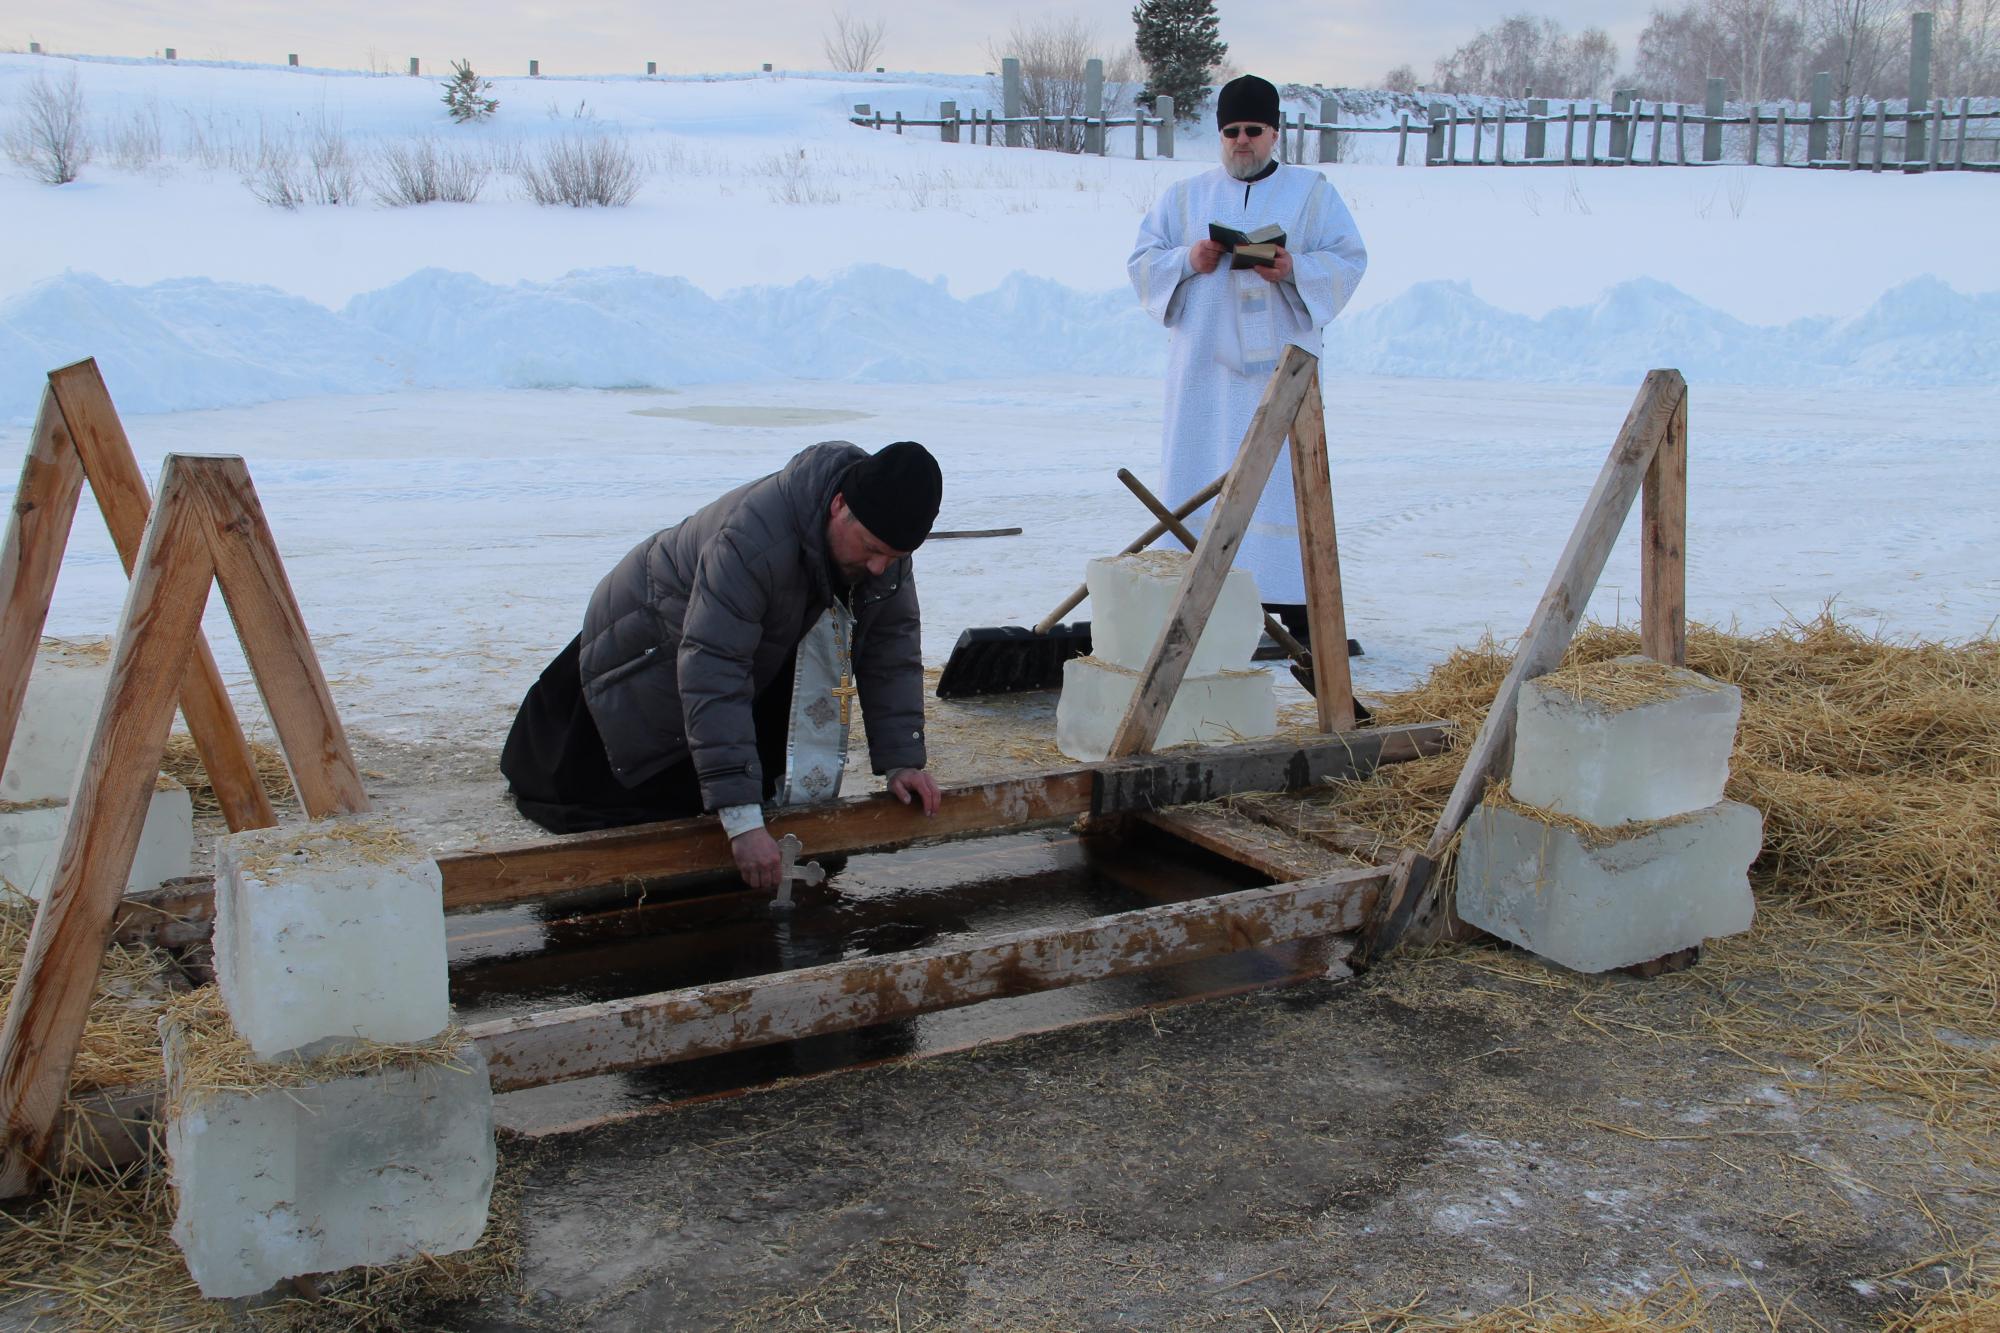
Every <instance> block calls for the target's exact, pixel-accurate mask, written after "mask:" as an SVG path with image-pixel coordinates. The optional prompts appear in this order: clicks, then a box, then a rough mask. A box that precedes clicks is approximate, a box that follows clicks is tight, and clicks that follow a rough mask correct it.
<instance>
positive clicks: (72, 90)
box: [7, 65, 90, 185]
mask: <svg viewBox="0 0 2000 1333" xmlns="http://www.w3.org/2000/svg"><path fill="white" fill-rule="evenodd" d="M7 156H8V157H10V158H12V159H13V160H14V162H15V164H16V165H17V166H19V167H21V168H23V169H24V170H26V171H27V172H28V174H29V175H31V176H33V177H34V178H35V179H36V180H38V181H43V182H45V183H47V184H49V185H67V184H69V183H70V182H71V181H73V180H75V179H76V174H77V172H78V171H80V170H82V168H83V164H84V163H86V162H88V161H90V134H89V132H88V130H87V128H86V127H85V125H84V114H83V90H82V88H80V87H79V86H78V85H77V78H76V66H75V65H71V66H70V67H69V73H68V75H67V76H66V77H65V78H63V79H62V80H61V81H60V82H58V81H56V80H54V79H51V78H49V76H48V75H47V74H45V73H40V72H38V73H36V75H35V78H34V81H33V82H32V83H30V84H29V85H28V90H27V91H26V92H25V93H23V94H22V95H21V103H20V114H19V119H17V120H16V121H15V122H14V123H13V124H12V125H10V126H8V127H7Z"/></svg>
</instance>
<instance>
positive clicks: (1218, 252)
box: [1188, 237, 1229, 273]
mask: <svg viewBox="0 0 2000 1333" xmlns="http://www.w3.org/2000/svg"><path fill="white" fill-rule="evenodd" d="M1228 253H1229V252H1228V251H1227V250H1224V249H1223V248H1222V243H1221V242H1219V241H1217V240H1215V239H1214V238H1213V237H1211V238H1209V239H1207V240H1203V241H1196V242H1195V243H1194V244H1193V245H1191V246H1189V247H1188V263H1190V264H1192V265H1194V271H1195V272H1197V273H1213V272H1215V266H1216V265H1217V264H1219V263H1221V262H1222V257H1223V256H1224V255H1226V254H1228Z"/></svg>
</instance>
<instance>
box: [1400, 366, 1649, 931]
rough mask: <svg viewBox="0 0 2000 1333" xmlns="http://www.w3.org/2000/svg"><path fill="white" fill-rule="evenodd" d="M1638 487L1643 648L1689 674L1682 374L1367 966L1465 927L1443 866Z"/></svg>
mask: <svg viewBox="0 0 2000 1333" xmlns="http://www.w3.org/2000/svg"><path fill="white" fill-rule="evenodd" d="M1642 487H1643V488H1644V491H1645V501H1644V504H1643V506H1642V509H1641V522H1642V524H1643V525H1644V531H1643V533H1642V534H1641V545H1640V557H1639V559H1640V565H1639V581H1640V594H1639V616H1640V620H1639V642H1640V648H1641V650H1642V651H1643V652H1644V653H1645V654H1646V655H1647V656H1648V657H1651V658H1653V659H1655V660H1657V661H1661V662H1665V663H1667V664H1669V665H1670V666H1685V665H1687V551H1686V545H1687V381H1686V380H1684V379H1683V378H1681V373H1680V372H1679V371H1677V370H1654V371H1650V372H1648V373H1647V375H1646V379H1645V382H1644V383H1643V384H1641V385H1640V386H1639V393H1638V396H1637V397H1636V398H1635V399H1634V400H1633V403H1632V410H1631V411H1630V412H1629V413H1628V414H1627V415H1626V417H1625V425H1624V427H1623V428H1622V429H1620V430H1619V432H1618V439H1617V441H1616V442H1615V443H1614V444H1613V445H1612V447H1611V455H1610V457H1608V458H1607V459H1605V461H1604V468H1603V470H1602V471H1601V472H1599V473H1598V477H1597V485H1596V486H1595V487H1594V488H1593V489H1592V490H1591V493H1590V498H1589V500H1587V501H1585V503H1584V506H1583V513H1582V515H1581V516H1579V517H1578V519H1577V521H1576V527H1575V529H1574V530H1573V531H1571V533H1570V537H1569V544H1568V545H1567V546H1565V547H1564V548H1563V553H1562V556H1561V558H1560V559H1558V560H1557V561H1556V568H1555V573H1554V574H1553V575H1552V576H1551V577H1550V579H1549V586H1548V588H1547V590H1546V591H1545V592H1543V594H1542V600H1541V602H1540V604H1539V605H1537V606H1536V608H1535V614H1534V618H1533V619H1531V620H1530V621H1529V622H1528V630H1527V633H1525V634H1524V635H1522V636H1521V644H1520V647H1519V648H1518V649H1517V650H1516V651H1515V654H1514V662H1513V665H1512V666H1511V667H1510V668H1509V669H1508V671H1507V675H1506V678H1505V679H1503V680H1502V681H1501V682H1500V690H1499V693H1498V694H1497V695H1496V696H1495V698H1494V700H1493V706H1492V708H1491V709H1489V710H1488V711H1487V714H1486V721H1485V723H1484V724H1483V725H1482V726H1481V727H1480V729H1479V735H1478V736H1477V738H1475V739H1474V740H1473V742H1472V745H1471V747H1470V748H1469V749H1468V750H1467V751H1466V755H1465V767H1464V768H1463V769H1461V770H1460V771H1459V775H1458V781H1457V782H1456V783H1455V784H1454V785H1453V787H1452V789H1451V795H1450V797H1449V798H1448V799H1447V800H1446V801H1445V808H1444V813H1443V814H1442V815H1441V816H1440V817H1439V819H1438V822H1437V827H1436V829H1435V830H1433V831H1432V833H1431V837H1430V841H1429V842H1428V843H1426V844H1425V845H1424V848H1423V850H1422V851H1415V850H1411V851H1405V852H1404V853H1403V854H1402V855H1401V856H1400V857H1398V858H1397V860H1396V865H1395V869H1394V871H1393V873H1392V874H1391V875H1390V877H1389V883H1388V887H1387V889H1386V890H1385V891H1384V892H1383V893H1382V895H1381V896H1380V897H1379V898H1378V899H1377V900H1376V904H1375V911H1374V915H1373V916H1372V917H1371V919H1370V921H1369V925H1368V931H1367V939H1366V941H1365V945H1364V954H1365V957H1366V959H1367V960H1369V961H1373V960H1376V959H1380V958H1384V957H1386V956H1388V954H1389V953H1391V952H1392V951H1393V950H1394V949H1395V948H1396V946H1397V945H1398V944H1399V943H1401V942H1402V941H1404V940H1405V939H1407V940H1410V941H1412V942H1413V943H1419V944H1424V943H1430V942H1432V941H1435V940H1438V939H1441V938H1445V937H1447V936H1451V935H1456V934H1458V933H1459V932H1460V931H1462V930H1463V929H1464V926H1463V923H1462V922H1460V921H1459V920H1458V917H1457V913H1456V912H1454V911H1453V910H1452V905H1451V904H1450V903H1449V902H1446V901H1445V900H1444V895H1443V892H1442V888H1443V886H1442V883H1441V879H1440V877H1439V876H1438V875H1437V874H1436V871H1437V868H1438V866H1439V864H1440V862H1441V861H1442V860H1443V858H1444V856H1445V854H1446V852H1447V851H1448V850H1449V849H1450V847H1451V845H1452V841H1453V839H1455V838H1456V837H1457V836H1458V831H1459V829H1460V828H1461V827H1463V826H1464V824H1465V821H1466V820H1467V819H1469V818H1470V817H1471V815H1472V812H1473V810H1474V809H1475V808H1477V806H1478V805H1479V802H1480V801H1481V800H1482V799H1483V798H1484V797H1485V795H1486V788H1487V785H1488V784H1489V783H1491V782H1492V781H1493V780H1494V779H1495V778H1497V777H1499V776H1500V774H1501V773H1502V771H1504V770H1505V769H1506V767H1507V766H1508V764H1509V762H1510V761H1511V760H1512V758H1513V753H1514V722H1515V705H1516V703H1517V701H1518V700H1519V698H1520V694H1521V687H1522V686H1523V685H1524V684H1526V683H1527V682H1528V681H1530V680H1533V679H1534V678H1535V677H1537V676H1542V675H1546V674H1547V673H1549V672H1550V671H1553V670H1555V668H1556V667H1557V666H1558V665H1560V664H1561V662H1562V658H1563V654H1564V652H1566V651H1567V650H1568V648H1569V642H1570V639H1571V638H1573V637H1574V636H1575V634H1576V628H1577V626H1578V625H1579V624H1580V623H1582V620H1583V613H1584V608H1585V607H1586V606H1587V605H1588V604H1589V602H1590V594H1591V593H1592V592H1593V591H1594V590H1595V589H1596V587H1597V579H1598V576H1599V575H1600V574H1602V573H1603V572H1604V562H1605V560H1606V559H1608V558H1609V557H1610V554H1611V547H1612V544H1613V543H1614V542H1615V541H1617V539H1618V533H1619V531H1620V529H1622V528H1623V527H1624V526H1625V518H1626V515H1627V514H1628V513H1630V511H1631V508H1632V501H1633V499H1634V498H1635V497H1636V496H1637V495H1638V494H1639V492H1640V490H1641V488H1642Z"/></svg>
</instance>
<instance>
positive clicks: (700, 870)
mask: <svg viewBox="0 0 2000 1333" xmlns="http://www.w3.org/2000/svg"><path fill="white" fill-rule="evenodd" d="M1451 733H1452V728H1451V726H1450V724H1449V723H1419V724H1413V725H1408V726H1399V727H1367V728H1363V729H1362V730H1360V731H1355V732H1350V733H1348V734H1346V735H1341V736H1325V737H1314V738H1312V739H1310V740H1307V741H1303V742H1298V743H1292V742H1256V743H1252V744H1248V745H1231V746H1215V747H1212V748H1207V749H1190V750H1184V751H1174V752H1171V753H1169V754H1166V755H1157V756H1147V757H1144V758H1141V759H1135V760H1127V761H1124V762H1122V763H1119V764H1107V765H1102V766H1100V767H1098V768H1095V769H1091V768H1078V769H1063V770H1059V771H1056V772H1053V773H1037V774H1033V775H1031V776H1028V777H1023V778H1010V779H1003V780H1000V781H995V782H987V783H981V784H978V785H976V786H970V787H948V788H946V789H945V790H944V791H943V793H942V794H941V801H940V804H939V809H938V813H937V814H936V815H935V816H932V817H930V818H925V817H924V815H922V814H921V813H919V812H918V811H916V810H915V809H913V808H912V807H910V806H907V805H904V804H903V803H902V802H900V801H898V800H896V798H895V797H893V796H890V795H888V794H887V793H877V794H876V795H873V796H856V797H850V798H848V799H847V800H843V801H829V802H827V803H826V804H824V805H820V806H809V807H803V808H800V809H797V810H789V811H787V810H777V811H773V812H772V813H771V817H770V823H769V827H770V829H771V830H772V836H774V837H783V836H784V835H785V834H787V833H791V834H794V835H795V836H797V838H798V839H799V841H800V843H801V844H803V846H804V847H805V850H806V854H807V855H809V856H817V855H820V854H823V853H827V854H830V853H834V852H868V851H881V850H884V849H887V848H893V847H906V846H910V845H912V844H914V843H918V842H937V841H943V840H946V839H950V838H961V837H969V836H973V835H975V834H980V833H997V832H1001V831H1003V830H1008V829H1016V828H1024V827H1028V826H1030V825H1034V824H1047V823H1053V822H1057V821H1063V820H1071V819H1075V818H1077V817H1078V816H1080V815H1087V814H1092V813H1098V814H1124V813H1137V812H1142V811H1147V810H1157V809H1162V808H1165V807H1167V806H1170V805H1184V804H1188V803H1191V802H1200V801H1212V800H1216V799H1218V798H1220V797H1222V796H1229V795H1234V794H1237V793H1239V792H1246V791H1258V790H1263V791H1288V790H1295V789H1297V788H1299V787H1303V786H1309V785H1311V784H1313V783H1317V782H1325V781H1329V780H1331V779H1334V778H1340V777H1356V776H1363V775H1365V774H1367V773H1369V772H1372V771H1374V769H1375V767H1376V766H1377V765H1379V764H1393V763H1399V762H1402V761H1403V760H1407V759H1415V758H1418V757H1420V756H1422V755H1426V754H1436V753H1438V752H1439V751H1441V750H1443V749H1444V748H1445V746H1446V745H1448V744H1449V743H1450V737H1451ZM734 864H735V861H734V859H733V858H732V857H731V856H730V853H729V840H728V839H727V837H725V836H724V835H723V833H722V830H721V826H720V825H719V824H718V823H717V822H716V820H715V818H714V816H712V815H709V816H703V817H701V818H698V819H679V820H672V821H669V822H664V823H659V824H640V825H636V826H634V827H632V828H624V829H610V830H607V831H605V832H602V833H579V834H576V835H574V836H571V837H566V838H552V839H549V840H547V841H544V842H537V843H528V844H525V845H523V846H519V847H503V848H498V849H494V850H490V851H470V852H458V853H455V854H452V855H448V856H441V857H439V858H438V869H439V870H440V871H441V872H442V874H443V877H444V907H445V911H447V912H471V911H479V910H481V909H484V908H488V907H498V906H503V905H505V904H508V903H518V902H527V901H532V900H535V899H541V898H549V897H554V896H556V895H558V894H563V893H569V892H574V891H576V890H579V889H588V888H592V887H597V886H602V885H606V884H617V883H620V882H631V881H639V880H662V879H671V878H675V877H694V876H704V875H713V874H722V873H727V872H728V871H729V870H730V869H731V867H733V866H734ZM213 915H214V902H213V899H212V894H211V887H210V882H209V881H208V880H207V879H203V878H194V877H190V878H187V879H181V880H175V881H173V882H171V883H169V884H166V885H163V886H161V887H160V888H159V889H157V890H155V891H153V892H151V893H141V894H133V895H132V896H131V897H129V898H127V899H125V900H124V901H123V902H122V903H120V904H119V909H118V919H117V924H116V929H115V930H114V932H113V935H112V939H113V941H114V942H115V943H119V944H158V945H162V946H165V947H182V946H186V945H189V944H194V943H198V942H200V941H201V940H204V939H206V938H208V933H209V926H210V923H211V921H212V919H213Z"/></svg>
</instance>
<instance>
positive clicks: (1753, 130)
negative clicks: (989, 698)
mask: <svg viewBox="0 0 2000 1333" xmlns="http://www.w3.org/2000/svg"><path fill="white" fill-rule="evenodd" d="M1761 110H1763V108H1762V107H1760V106H1758V105H1757V104H1756V103H1755V102H1752V103H1751V104H1750V147H1749V148H1747V149H1745V150H1744V153H1743V160H1744V161H1745V162H1748V163H1749V164H1750V165H1751V166H1753V167H1754V166H1756V165H1757V138H1758V135H1759V134H1761V133H1762V130H1761V128H1760V127H1759V126H1758V124H1757V113H1758V112H1759V111H1761Z"/></svg>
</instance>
